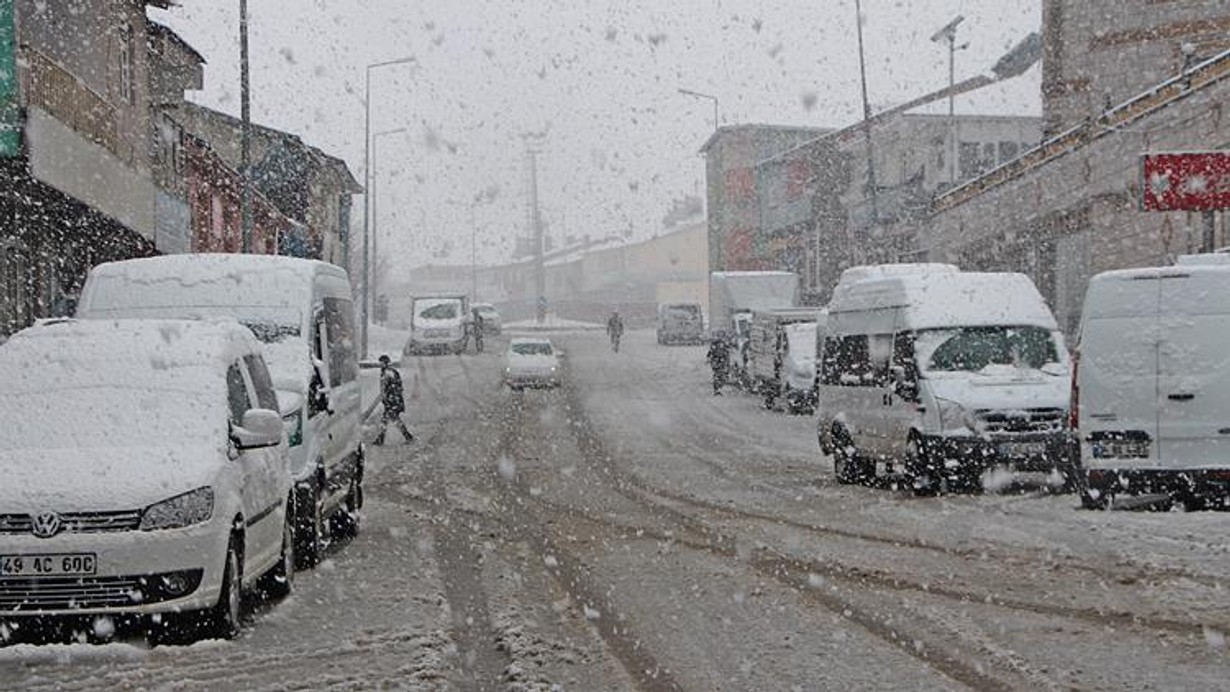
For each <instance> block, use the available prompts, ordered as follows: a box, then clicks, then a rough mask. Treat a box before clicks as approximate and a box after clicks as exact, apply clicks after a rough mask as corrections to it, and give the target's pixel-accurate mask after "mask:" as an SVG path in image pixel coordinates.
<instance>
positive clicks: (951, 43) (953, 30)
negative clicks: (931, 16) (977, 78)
mask: <svg viewBox="0 0 1230 692" xmlns="http://www.w3.org/2000/svg"><path fill="white" fill-rule="evenodd" d="M963 21H965V17H964V16H962V15H957V16H956V17H955V18H954V19H953V20H952V21H951V22H948V23H947V24H945V25H944V27H943V28H942V29H940V30H939V31H937V32H935V33H934V34H932V36H931V40H932V41H934V42H936V43H939V42H940V41H946V42H947V43H948V181H949V183H950V184H952V185H954V186H955V185H956V184H957V173H958V168H957V156H958V153H959V150H958V149H957V116H956V99H957V95H956V94H955V93H954V87H955V86H956V84H957V71H956V65H957V51H958V50H965V49H966V48H968V47H969V44H968V43H965V44H962V45H960V46H958V45H957V26H958V25H960V24H961V22H963Z"/></svg>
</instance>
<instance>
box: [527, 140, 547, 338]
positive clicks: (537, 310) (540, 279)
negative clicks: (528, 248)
mask: <svg viewBox="0 0 1230 692" xmlns="http://www.w3.org/2000/svg"><path fill="white" fill-rule="evenodd" d="M529 154H530V205H531V206H530V219H531V223H532V225H533V229H532V230H533V232H534V269H535V271H534V290H535V293H536V294H537V296H536V301H537V302H536V303H535V305H534V314H535V318H536V321H537V322H538V324H542V323H543V322H545V321H546V317H547V315H546V310H545V309H544V307H543V306H544V304H545V303H546V301H547V276H546V269H545V266H544V262H543V242H542V216H541V214H540V212H539V209H538V152H536V151H534V150H533V149H530V151H529Z"/></svg>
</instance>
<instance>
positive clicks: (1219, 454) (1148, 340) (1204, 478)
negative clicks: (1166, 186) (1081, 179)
mask: <svg viewBox="0 0 1230 692" xmlns="http://www.w3.org/2000/svg"><path fill="white" fill-rule="evenodd" d="M1228 334H1230V255H1225V254H1216V255H1212V254H1210V255H1189V256H1184V257H1180V258H1179V261H1178V263H1177V264H1176V266H1172V267H1156V268H1144V269H1126V270H1119V271H1112V272H1106V273H1103V274H1098V275H1097V276H1094V277H1093V278H1092V279H1091V280H1090V282H1089V289H1088V292H1087V294H1086V298H1085V303H1084V311H1083V314H1082V316H1081V328H1080V342H1079V347H1078V349H1077V353H1078V355H1079V362H1078V367H1077V368H1076V370H1077V372H1076V377H1075V385H1076V389H1075V396H1074V397H1073V400H1074V401H1075V402H1076V406H1075V407H1074V415H1073V420H1074V421H1075V423H1076V425H1075V433H1076V434H1077V436H1078V437H1079V440H1080V450H1081V454H1080V456H1081V465H1082V467H1083V469H1084V471H1085V473H1086V474H1087V481H1088V490H1087V491H1086V493H1085V496H1084V497H1083V498H1082V499H1083V502H1084V504H1086V505H1087V506H1101V505H1104V504H1105V503H1106V501H1107V500H1108V499H1109V497H1110V496H1112V495H1114V494H1120V493H1122V494H1159V495H1162V494H1164V495H1167V496H1170V497H1173V498H1175V499H1177V500H1179V501H1181V502H1184V503H1185V504H1188V505H1189V506H1190V505H1204V504H1206V503H1208V502H1210V501H1213V502H1214V503H1216V504H1219V505H1224V504H1226V503H1227V499H1228V497H1230V349H1227V347H1226V337H1227V335H1228Z"/></svg>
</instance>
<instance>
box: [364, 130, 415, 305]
mask: <svg viewBox="0 0 1230 692" xmlns="http://www.w3.org/2000/svg"><path fill="white" fill-rule="evenodd" d="M405 131H406V128H404V127H399V128H397V129H395V130H384V131H382V132H377V133H376V134H374V135H372V176H371V178H372V181H371V185H372V255H371V256H372V270H371V277H370V278H371V284H372V291H371V295H372V301H373V305H374V301H377V300H379V299H380V291H379V287H380V281H379V279H380V262H379V256H378V255H377V252H376V251H377V250H378V249H379V247H380V215H379V214H377V213H376V211H377V203H378V202H379V201H380V196H379V195H378V194H377V188H376V182H377V181H378V180H379V178H380V138H381V137H384V136H385V135H395V134H399V133H401V132H405Z"/></svg>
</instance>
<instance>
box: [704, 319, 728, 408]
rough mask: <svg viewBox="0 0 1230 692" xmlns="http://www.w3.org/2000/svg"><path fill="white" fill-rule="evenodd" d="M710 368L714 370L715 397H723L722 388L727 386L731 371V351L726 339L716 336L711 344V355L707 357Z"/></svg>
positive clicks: (719, 335)
mask: <svg viewBox="0 0 1230 692" xmlns="http://www.w3.org/2000/svg"><path fill="white" fill-rule="evenodd" d="M705 357H706V358H707V359H708V360H709V367H710V368H713V395H714V396H721V395H722V386H723V385H725V384H726V374H727V371H728V370H729V369H730V349H729V348H728V346H727V344H726V337H725V336H723V335H721V334H715V335H714V336H713V339H712V340H711V341H710V342H709V353H708V354H707V355H706V356H705Z"/></svg>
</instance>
